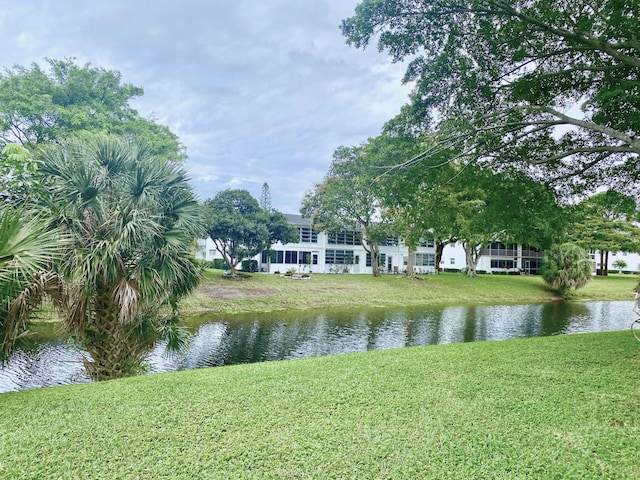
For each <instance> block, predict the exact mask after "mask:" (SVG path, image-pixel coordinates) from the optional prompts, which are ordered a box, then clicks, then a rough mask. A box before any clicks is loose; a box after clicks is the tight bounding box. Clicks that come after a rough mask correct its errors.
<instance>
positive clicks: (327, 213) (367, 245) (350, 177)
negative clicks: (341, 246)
mask: <svg viewBox="0 0 640 480" xmlns="http://www.w3.org/2000/svg"><path fill="white" fill-rule="evenodd" d="M378 160H379V157H376V156H374V155H370V154H369V146H368V145H367V144H362V145H357V146H354V147H339V148H338V149H336V151H335V152H334V154H333V161H332V162H331V166H330V168H329V172H328V173H327V174H326V175H325V178H324V180H323V181H322V182H321V183H319V184H316V185H315V188H314V189H313V190H312V191H310V192H307V194H306V195H305V197H304V198H303V200H302V207H301V209H300V212H301V213H302V216H304V217H307V218H310V219H311V222H312V224H313V226H314V228H316V229H319V230H324V231H326V232H336V231H342V230H356V229H362V231H363V235H362V246H363V247H364V249H365V250H366V251H367V252H368V253H369V254H370V255H371V266H372V269H373V275H374V276H378V275H380V271H379V264H378V263H379V262H378V260H379V245H380V242H381V241H382V240H383V239H386V238H387V237H388V236H389V235H390V234H391V232H390V228H389V223H388V222H386V221H385V219H384V218H382V217H381V215H380V213H381V210H380V208H381V203H380V198H381V196H380V188H379V187H378V186H377V185H376V184H375V179H376V176H378V175H379V174H381V173H383V172H384V170H381V169H377V168H376V167H377V166H378V165H377V164H376V162H377V161H378Z"/></svg>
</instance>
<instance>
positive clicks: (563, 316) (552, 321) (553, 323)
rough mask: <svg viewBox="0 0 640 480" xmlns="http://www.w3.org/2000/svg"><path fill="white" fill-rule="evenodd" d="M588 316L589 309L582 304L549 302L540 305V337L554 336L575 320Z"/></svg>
mask: <svg viewBox="0 0 640 480" xmlns="http://www.w3.org/2000/svg"><path fill="white" fill-rule="evenodd" d="M588 316H589V308H588V307H587V305H585V304H584V303H572V302H550V303H544V304H542V331H541V333H540V334H541V335H555V334H557V333H562V332H563V331H565V329H566V328H567V326H568V325H569V324H571V323H572V322H573V321H575V320H576V319H577V318H581V317H582V318H585V317H588Z"/></svg>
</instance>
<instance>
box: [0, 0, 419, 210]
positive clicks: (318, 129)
mask: <svg viewBox="0 0 640 480" xmlns="http://www.w3.org/2000/svg"><path fill="white" fill-rule="evenodd" d="M358 3H359V0H266V1H251V0H227V1H223V0H181V1H177V0H91V1H87V0H0V45H2V47H1V48H0V67H11V66H13V65H23V66H28V65H31V64H32V63H33V62H36V63H38V64H39V65H40V66H41V67H43V68H45V67H48V65H47V63H46V60H45V58H52V59H64V58H75V59H76V60H75V61H76V63H77V64H80V65H84V64H86V63H91V65H93V66H96V67H102V68H105V69H107V70H117V71H119V72H120V73H121V74H122V81H123V83H131V84H134V85H137V86H140V87H143V88H144V91H145V93H144V96H143V97H141V98H138V99H134V100H133V101H132V102H131V106H133V107H134V108H135V109H137V110H138V112H139V113H140V114H141V115H142V116H144V117H153V118H155V120H156V121H157V122H158V123H161V124H163V125H166V126H168V127H169V128H170V129H171V131H172V132H174V133H175V134H177V135H178V137H179V139H180V141H181V142H182V143H183V144H184V145H185V146H186V149H187V155H188V157H189V158H188V160H187V162H186V168H187V169H188V171H189V173H190V177H191V183H192V185H193V186H194V189H195V191H196V193H197V195H198V197H199V198H200V199H201V200H204V199H206V198H211V197H213V196H214V195H215V194H216V193H217V192H219V191H221V190H224V189H227V188H234V189H236V188H237V189H246V190H248V191H249V192H251V194H252V195H253V196H254V197H255V198H256V199H260V196H261V193H262V186H263V184H264V183H265V182H266V183H268V184H269V191H270V193H271V200H272V206H273V207H274V208H275V209H277V210H279V211H281V212H283V213H299V209H300V204H301V200H302V198H303V196H304V194H305V193H306V192H307V191H309V190H311V189H313V186H314V184H315V183H316V182H320V181H322V179H323V177H324V175H325V174H326V172H327V170H328V167H329V165H330V163H331V158H332V154H333V152H334V151H335V150H336V148H338V147H339V146H353V145H357V144H360V143H362V142H364V141H366V140H367V139H368V138H370V137H374V136H377V135H378V134H379V133H380V131H381V129H382V127H383V125H384V123H385V122H386V121H387V120H390V119H391V118H393V117H394V116H395V115H397V114H398V113H399V111H400V107H401V106H402V105H403V104H404V103H406V102H407V100H408V93H409V87H408V86H405V85H402V75H403V73H404V70H405V68H406V65H403V64H402V63H397V64H394V63H392V62H391V60H390V58H389V57H388V56H387V55H386V54H384V53H379V52H378V51H377V48H376V47H375V45H373V46H370V47H369V48H367V49H365V50H361V49H356V48H355V47H352V46H349V45H347V44H346V42H345V37H343V36H342V33H341V31H340V28H339V26H340V23H341V20H342V19H344V18H347V17H349V16H352V15H353V14H354V11H355V7H356V5H357V4H358Z"/></svg>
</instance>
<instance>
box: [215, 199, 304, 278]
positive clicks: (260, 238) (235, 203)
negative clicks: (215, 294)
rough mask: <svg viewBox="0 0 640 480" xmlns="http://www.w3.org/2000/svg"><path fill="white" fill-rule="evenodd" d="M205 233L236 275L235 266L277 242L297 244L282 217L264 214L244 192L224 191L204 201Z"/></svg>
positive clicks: (273, 211)
mask: <svg viewBox="0 0 640 480" xmlns="http://www.w3.org/2000/svg"><path fill="white" fill-rule="evenodd" d="M204 205H205V210H206V220H205V221H206V231H207V234H208V235H209V237H210V238H211V240H213V243H214V244H215V246H216V250H218V252H220V254H221V255H222V257H223V258H224V261H225V262H226V263H227V265H229V268H230V269H231V275H232V276H235V275H236V268H237V266H238V264H239V263H240V262H241V261H242V260H244V259H246V258H251V257H254V256H255V255H258V254H259V253H261V252H262V251H264V250H268V249H269V247H271V245H273V244H274V243H276V242H278V241H280V242H282V243H290V242H294V241H296V240H297V239H298V238H299V237H298V231H297V230H296V229H295V228H294V227H293V226H292V225H290V224H289V223H288V222H287V220H286V218H284V215H282V214H281V213H280V212H277V211H275V210H273V209H271V210H265V209H263V208H262V207H261V206H260V205H259V204H258V201H257V200H256V199H255V198H253V197H252V196H251V194H250V193H249V192H248V191H246V190H223V191H221V192H218V193H217V194H216V196H215V197H213V198H210V199H207V200H205V202H204Z"/></svg>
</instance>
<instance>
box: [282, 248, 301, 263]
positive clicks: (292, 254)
mask: <svg viewBox="0 0 640 480" xmlns="http://www.w3.org/2000/svg"><path fill="white" fill-rule="evenodd" d="M284 263H288V264H294V265H295V264H297V263H298V252H296V251H291V250H287V251H286V252H284Z"/></svg>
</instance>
